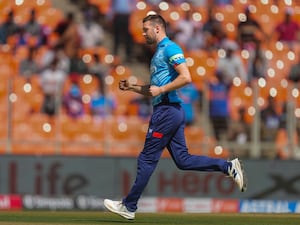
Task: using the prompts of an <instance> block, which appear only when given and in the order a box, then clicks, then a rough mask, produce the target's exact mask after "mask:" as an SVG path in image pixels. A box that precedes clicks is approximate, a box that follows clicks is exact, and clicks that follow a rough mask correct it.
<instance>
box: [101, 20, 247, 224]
mask: <svg viewBox="0 0 300 225" xmlns="http://www.w3.org/2000/svg"><path fill="white" fill-rule="evenodd" d="M143 36H144V37H145V39H146V42H147V44H149V45H155V46H156V52H155V54H154V55H153V58H152V60H151V65H150V72H151V76H150V84H149V85H136V84H131V83H129V82H128V81H127V80H122V81H120V83H119V88H120V89H121V90H124V91H133V92H136V93H139V94H142V95H146V96H152V97H153V98H152V104H153V114H152V116H151V119H150V123H149V130H148V133H147V135H146V139H145V144H144V148H143V150H142V151H141V153H140V155H139V157H138V159H137V161H138V164H137V175H136V180H135V182H134V184H133V186H132V188H131V190H130V192H129V193H128V195H127V196H125V197H124V198H123V199H122V200H121V201H112V200H109V199H105V200H104V205H105V207H106V208H107V209H108V210H109V211H111V212H113V213H116V214H118V215H120V216H122V217H124V218H126V219H130V220H132V219H134V218H135V212H136V210H137V204H138V200H139V199H140V197H141V194H142V192H143V191H144V189H145V187H146V185H147V183H148V181H149V179H150V176H151V175H152V173H153V171H154V169H155V168H156V165H157V163H158V161H159V159H160V156H161V154H162V152H163V150H164V149H165V148H167V149H168V151H169V152H170V155H171V157H172V159H173V160H174V162H175V164H176V166H177V167H178V168H179V169H182V170H194V171H207V172H212V171H219V172H223V173H224V174H226V175H228V176H230V177H232V178H233V179H234V181H235V182H236V184H237V185H238V187H239V189H240V191H245V190H246V182H245V176H244V174H243V170H242V168H241V164H240V162H239V160H238V159H234V160H232V161H226V160H224V159H216V158H210V157H207V156H196V155H191V154H189V153H188V149H187V146H186V141H185V135H184V127H185V119H184V111H183V109H182V107H181V105H180V102H181V99H180V98H179V97H178V95H177V92H176V90H177V89H178V88H180V87H182V86H184V85H186V84H188V83H190V82H191V81H192V80H191V75H190V72H189V69H188V66H187V64H186V60H185V58H184V55H183V51H182V49H181V48H180V47H179V46H178V45H177V44H176V43H174V42H173V41H171V40H170V39H169V38H168V37H167V34H166V22H165V20H164V19H163V18H162V17H161V16H160V15H158V14H154V15H153V14H151V15H148V16H147V17H145V18H144V19H143Z"/></svg>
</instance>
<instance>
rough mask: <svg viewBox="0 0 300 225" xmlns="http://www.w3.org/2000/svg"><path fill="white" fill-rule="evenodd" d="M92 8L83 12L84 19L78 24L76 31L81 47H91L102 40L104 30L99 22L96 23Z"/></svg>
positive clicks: (99, 43)
mask: <svg viewBox="0 0 300 225" xmlns="http://www.w3.org/2000/svg"><path fill="white" fill-rule="evenodd" d="M92 12H93V11H92V10H88V11H87V12H85V13H84V20H83V22H82V23H81V24H79V26H78V32H79V36H80V40H81V47H82V48H92V47H95V46H98V45H101V44H102V42H103V40H104V30H103V28H102V26H101V25H100V24H99V23H96V22H95V20H94V18H93V14H92Z"/></svg>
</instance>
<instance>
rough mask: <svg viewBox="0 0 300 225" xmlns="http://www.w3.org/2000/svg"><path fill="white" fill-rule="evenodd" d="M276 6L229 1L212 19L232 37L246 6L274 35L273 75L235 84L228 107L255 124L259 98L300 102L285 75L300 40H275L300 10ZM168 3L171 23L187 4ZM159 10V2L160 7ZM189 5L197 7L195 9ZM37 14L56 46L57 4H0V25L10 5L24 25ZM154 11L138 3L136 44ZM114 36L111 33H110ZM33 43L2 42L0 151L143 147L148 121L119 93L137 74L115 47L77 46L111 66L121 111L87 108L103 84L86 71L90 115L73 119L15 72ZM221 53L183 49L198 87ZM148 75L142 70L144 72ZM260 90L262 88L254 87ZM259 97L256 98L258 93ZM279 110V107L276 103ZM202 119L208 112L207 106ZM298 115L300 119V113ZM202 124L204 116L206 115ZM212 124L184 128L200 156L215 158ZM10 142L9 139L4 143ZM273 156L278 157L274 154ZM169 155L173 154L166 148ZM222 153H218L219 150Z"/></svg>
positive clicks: (105, 8)
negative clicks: (289, 13) (106, 113)
mask: <svg viewBox="0 0 300 225" xmlns="http://www.w3.org/2000/svg"><path fill="white" fill-rule="evenodd" d="M86 3H87V4H91V5H93V6H96V8H97V9H98V10H99V12H98V13H99V14H100V15H105V14H106V13H108V12H109V4H110V1H109V0H105V1H104V0H88V1H86ZM278 4H279V5H275V4H273V2H272V1H241V0H240V1H238V0H236V1H233V4H232V5H226V6H216V7H215V8H214V13H215V17H216V18H217V20H219V21H220V22H222V24H223V26H224V28H225V31H226V34H227V36H228V38H230V39H234V38H235V37H236V24H237V22H238V21H239V20H240V19H243V11H244V9H245V7H246V6H247V7H249V8H250V10H251V12H252V13H253V14H254V16H255V18H256V19H257V20H258V21H259V22H260V23H261V25H262V28H263V29H264V31H265V32H266V33H267V34H269V35H270V36H271V37H270V39H268V40H266V41H265V42H263V48H264V50H266V56H267V58H268V59H269V65H268V72H267V74H266V77H265V78H264V80H263V81H260V82H262V83H263V85H261V84H260V83H259V82H258V81H253V83H254V84H257V85H253V86H249V85H247V84H244V83H241V84H240V83H234V85H232V87H231V89H230V109H231V110H230V111H231V117H232V118H233V119H235V118H236V117H237V116H238V110H239V109H240V107H242V106H243V107H245V108H246V109H247V112H248V113H247V121H248V122H249V124H251V123H252V122H253V121H254V114H253V111H251V109H253V107H255V104H254V101H255V96H258V100H257V101H258V107H259V108H262V107H263V106H264V105H265V104H266V99H267V97H268V96H269V94H270V93H273V94H274V95H275V96H276V101H277V102H278V105H279V106H280V105H282V104H283V103H284V102H286V101H288V99H289V98H294V100H295V102H296V104H295V105H294V108H295V109H297V108H298V107H299V105H300V104H299V102H300V101H299V99H300V97H299V95H293V96H296V97H293V96H292V97H291V93H290V91H291V90H293V88H292V85H291V83H290V82H289V81H288V80H287V74H288V72H289V69H290V67H291V65H292V64H294V63H295V62H297V60H298V57H299V54H298V53H299V50H300V44H299V43H298V44H296V46H295V48H294V49H289V48H288V47H287V46H286V45H285V44H284V43H280V42H278V41H277V40H275V39H274V37H273V38H272V32H273V29H274V27H275V25H276V24H277V23H279V21H281V19H282V18H281V15H282V14H283V11H284V10H285V9H286V7H291V8H292V9H293V11H294V14H293V15H294V19H295V20H296V21H297V22H298V23H300V7H299V6H298V5H296V3H295V1H278ZM168 6H169V7H167V8H162V9H160V10H161V13H162V14H163V15H164V16H165V17H166V19H167V20H168V21H169V22H170V25H171V27H172V25H173V24H172V23H174V21H176V20H178V18H180V17H182V16H183V12H184V10H186V7H188V4H187V3H185V4H178V5H172V4H169V5H168ZM158 7H160V5H158ZM190 7H192V6H190ZM33 8H34V9H35V10H36V11H37V21H38V22H39V23H40V24H41V25H42V26H43V27H44V29H45V30H46V32H47V40H48V43H49V45H52V44H53V43H56V42H57V41H58V40H59V36H58V35H57V34H56V33H55V32H54V29H55V27H56V25H57V24H58V22H59V21H61V20H62V19H63V17H64V13H65V12H63V11H62V10H60V9H58V8H55V7H54V5H53V4H52V2H51V1H50V0H43V1H38V0H35V1H0V15H1V16H0V23H3V21H4V20H5V18H6V14H7V13H8V12H9V11H10V10H13V11H14V12H15V18H14V19H15V22H16V23H17V24H19V25H22V24H24V23H25V22H26V21H27V20H28V15H29V13H28V12H29V11H30V10H31V9H33ZM192 8H193V12H195V13H198V15H199V14H200V15H201V19H200V22H201V23H203V22H204V21H205V20H206V17H207V15H206V14H207V12H206V9H205V8H203V7H192ZM150 10H155V8H154V7H153V6H151V5H150V4H148V3H147V2H146V1H142V0H140V1H138V3H137V10H136V11H135V12H134V14H133V15H132V17H131V25H130V29H131V31H132V35H133V38H134V41H135V45H138V46H141V45H143V37H142V35H141V29H140V27H141V19H142V18H143V17H144V16H145V15H146V14H147V12H149V11H150ZM106 32H107V33H108V35H109V30H107V31H106ZM28 43H29V44H28V45H19V44H18V36H16V35H13V36H10V37H9V38H8V39H7V43H6V44H2V45H1V46H0V57H1V62H0V71H1V78H2V82H1V83H0V116H1V117H2V118H5V121H8V123H1V128H0V139H1V142H0V143H1V144H0V154H6V153H13V154H34V155H48V154H63V155H97V156H103V155H113V156H136V155H137V154H138V152H139V150H140V149H141V147H142V144H143V140H144V138H145V135H146V132H147V122H145V121H143V120H141V119H139V118H138V116H137V115H131V114H132V113H130V115H127V114H128V112H134V111H135V110H134V109H130V108H129V107H132V106H130V104H129V102H130V100H131V99H133V98H134V97H136V96H135V95H134V94H132V93H126V95H124V93H123V92H121V91H119V90H118V82H119V80H120V79H124V78H126V79H133V80H136V79H137V77H135V76H134V75H133V74H134V67H135V66H134V64H133V65H128V64H126V63H124V62H123V61H122V59H121V58H119V57H118V56H113V55H112V54H111V50H110V49H109V48H107V47H105V46H97V47H95V48H90V49H80V56H81V57H82V58H83V60H84V61H86V62H87V63H88V62H89V58H92V54H94V53H96V54H98V55H99V56H100V58H101V59H103V60H104V62H105V63H106V64H107V65H108V66H109V67H110V68H111V70H110V72H109V74H108V75H107V76H106V78H105V83H106V86H107V90H108V91H109V92H112V93H114V95H115V97H116V99H117V111H116V113H115V114H114V115H110V117H109V118H106V119H95V118H93V117H92V116H91V115H89V112H88V104H89V101H90V97H91V95H92V93H93V92H94V91H95V90H97V88H98V86H99V81H98V80H97V79H95V78H93V77H92V76H90V75H88V74H84V75H82V76H81V77H80V79H79V85H80V87H81V88H82V90H83V95H84V96H85V100H84V101H85V104H86V111H87V112H86V114H87V115H86V116H85V117H84V118H82V119H78V120H72V119H70V118H68V116H67V115H65V114H64V113H63V112H62V111H61V112H60V113H59V115H57V117H55V118H49V117H47V116H45V115H43V114H42V113H40V108H41V104H42V101H43V94H42V93H41V90H40V87H39V76H38V74H34V75H32V77H31V79H30V81H28V80H26V79H25V78H24V77H21V76H20V75H19V74H18V72H17V71H18V67H19V62H20V61H21V60H22V59H24V58H25V57H26V56H27V54H28V49H29V46H31V45H35V44H37V43H36V40H35V39H34V38H32V40H29V41H28ZM48 48H49V47H48V46H47V45H42V46H38V51H37V56H36V59H37V61H38V62H39V60H40V59H41V57H42V56H43V55H44V54H45V53H46V51H47V49H48ZM239 54H241V57H242V58H243V59H244V60H245V62H246V60H247V56H245V55H247V54H248V53H247V51H240V52H239ZM217 55H218V50H214V51H206V50H204V49H199V50H198V51H197V50H196V51H190V52H186V58H187V62H188V65H189V67H190V70H191V74H192V77H193V81H194V83H195V85H196V87H197V88H198V90H199V91H200V92H203V91H206V87H205V85H206V83H207V82H208V81H210V80H211V79H213V78H214V72H215V66H216V58H217ZM142 76H144V75H142ZM70 84H71V81H70V79H67V80H66V82H65V85H64V88H63V90H64V91H65V90H68V87H70ZM255 87H256V88H257V89H255ZM256 91H257V92H258V94H257V95H254V94H255V92H256ZM279 110H280V107H279ZM202 113H203V115H201V116H202V117H204V118H205V117H207V115H205V110H204V109H202ZM296 119H299V118H298V117H297V118H296ZM201 121H202V122H203V121H205V120H201ZM206 127H207V125H203V124H199V123H198V124H196V125H194V126H193V127H187V128H186V137H187V143H188V145H189V146H190V151H191V153H199V154H201V153H203V154H209V155H212V156H214V155H216V151H215V146H217V145H218V143H216V141H215V139H214V137H213V136H212V135H211V132H210V131H209V130H206ZM285 132H286V131H280V132H279V133H278V137H277V141H276V146H277V147H276V150H274V151H277V153H278V154H277V153H276V154H277V155H278V156H279V157H280V158H283V159H286V158H290V157H292V155H289V156H286V155H283V154H282V153H281V152H282V149H283V148H285V145H286V144H285V143H288V139H289V137H288V135H285ZM7 143H8V144H7ZM219 154H221V156H222V157H224V158H227V157H230V147H228V148H227V147H226V148H225V147H224V148H223V151H222V152H221V153H220V152H219ZM276 154H275V155H276ZM163 156H164V157H169V156H168V154H167V153H164V155H163ZM218 156H220V155H218Z"/></svg>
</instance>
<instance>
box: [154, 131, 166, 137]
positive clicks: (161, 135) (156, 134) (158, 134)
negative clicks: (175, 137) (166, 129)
mask: <svg viewBox="0 0 300 225" xmlns="http://www.w3.org/2000/svg"><path fill="white" fill-rule="evenodd" d="M163 136H164V135H163V133H159V132H153V133H152V137H155V138H162V137H163Z"/></svg>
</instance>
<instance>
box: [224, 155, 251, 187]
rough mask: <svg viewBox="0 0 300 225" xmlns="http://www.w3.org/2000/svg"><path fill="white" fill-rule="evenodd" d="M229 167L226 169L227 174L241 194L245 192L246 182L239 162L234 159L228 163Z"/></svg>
mask: <svg viewBox="0 0 300 225" xmlns="http://www.w3.org/2000/svg"><path fill="white" fill-rule="evenodd" d="M230 162H231V166H229V168H228V174H229V176H230V177H232V178H233V180H234V181H235V182H236V183H237V185H238V187H239V189H240V191H241V192H244V191H246V188H247V182H246V177H245V174H244V171H243V169H242V164H241V162H240V161H239V160H238V159H237V158H236V159H233V160H231V161H230Z"/></svg>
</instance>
